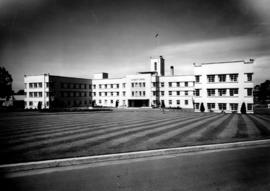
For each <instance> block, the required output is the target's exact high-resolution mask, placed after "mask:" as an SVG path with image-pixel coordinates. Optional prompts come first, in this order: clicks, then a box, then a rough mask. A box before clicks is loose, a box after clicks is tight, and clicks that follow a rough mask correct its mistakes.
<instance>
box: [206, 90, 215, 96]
mask: <svg viewBox="0 0 270 191" xmlns="http://www.w3.org/2000/svg"><path fill="white" fill-rule="evenodd" d="M207 96H215V89H207Z"/></svg>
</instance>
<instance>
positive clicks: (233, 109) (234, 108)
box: [230, 103, 238, 111]
mask: <svg viewBox="0 0 270 191" xmlns="http://www.w3.org/2000/svg"><path fill="white" fill-rule="evenodd" d="M230 106H231V110H232V111H237V110H238V104H237V103H231V104H230Z"/></svg>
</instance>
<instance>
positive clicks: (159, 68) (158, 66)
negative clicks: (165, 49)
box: [150, 56, 165, 76]
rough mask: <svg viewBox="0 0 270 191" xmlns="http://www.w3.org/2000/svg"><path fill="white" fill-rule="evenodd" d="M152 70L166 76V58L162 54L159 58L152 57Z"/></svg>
mask: <svg viewBox="0 0 270 191" xmlns="http://www.w3.org/2000/svg"><path fill="white" fill-rule="evenodd" d="M150 70H151V72H157V75H158V76H164V74H165V60H164V58H163V57H162V56H160V57H159V58H151V63H150Z"/></svg>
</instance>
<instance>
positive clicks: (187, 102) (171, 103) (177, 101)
mask: <svg viewBox="0 0 270 191" xmlns="http://www.w3.org/2000/svg"><path fill="white" fill-rule="evenodd" d="M175 102H176V105H180V104H181V102H180V100H175ZM168 103H169V105H173V100H168ZM184 104H185V105H188V104H189V101H188V100H184Z"/></svg>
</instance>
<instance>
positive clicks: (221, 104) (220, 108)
mask: <svg viewBox="0 0 270 191" xmlns="http://www.w3.org/2000/svg"><path fill="white" fill-rule="evenodd" d="M218 109H219V110H226V109H227V107H226V103H219V104H218Z"/></svg>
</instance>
